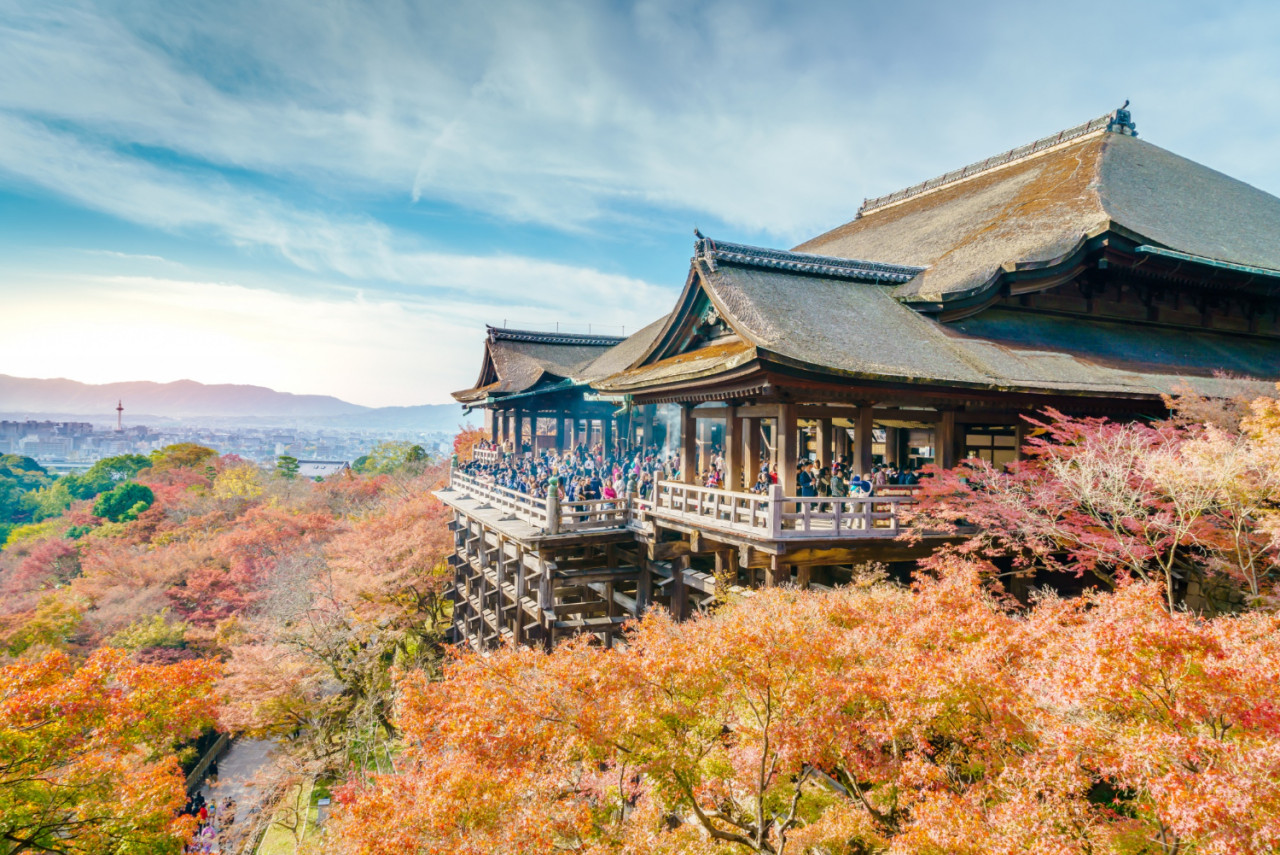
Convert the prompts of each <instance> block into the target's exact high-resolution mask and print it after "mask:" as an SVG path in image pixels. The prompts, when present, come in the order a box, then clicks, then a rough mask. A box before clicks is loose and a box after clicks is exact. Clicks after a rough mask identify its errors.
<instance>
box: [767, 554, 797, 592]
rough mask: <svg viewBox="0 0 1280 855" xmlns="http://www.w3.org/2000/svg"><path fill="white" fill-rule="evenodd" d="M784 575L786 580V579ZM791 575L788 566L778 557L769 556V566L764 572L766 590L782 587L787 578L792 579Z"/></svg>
mask: <svg viewBox="0 0 1280 855" xmlns="http://www.w3.org/2000/svg"><path fill="white" fill-rule="evenodd" d="M784 574H785V576H786V578H784ZM790 575H791V574H790V572H789V570H788V568H787V566H786V565H784V564H783V563H782V560H781V559H780V558H779V557H778V556H777V555H770V556H769V566H768V568H766V569H765V572H764V586H765V587H766V588H774V587H777V586H778V585H781V584H782V583H783V582H785V581H786V580H787V578H790Z"/></svg>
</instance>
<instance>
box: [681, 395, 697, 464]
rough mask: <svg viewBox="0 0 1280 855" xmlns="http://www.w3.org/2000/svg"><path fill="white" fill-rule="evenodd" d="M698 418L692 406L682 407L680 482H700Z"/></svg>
mask: <svg viewBox="0 0 1280 855" xmlns="http://www.w3.org/2000/svg"><path fill="white" fill-rule="evenodd" d="M697 468H698V418H697V416H695V415H694V412H693V405H692V404H681V405H680V480H681V481H683V482H684V483H685V484H693V483H696V482H697V480H698V473H697V471H696V470H697Z"/></svg>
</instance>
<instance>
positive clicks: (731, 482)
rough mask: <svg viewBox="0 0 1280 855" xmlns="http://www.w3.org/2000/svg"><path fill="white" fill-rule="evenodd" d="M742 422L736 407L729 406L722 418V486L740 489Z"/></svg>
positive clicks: (735, 489) (729, 488) (728, 488)
mask: <svg viewBox="0 0 1280 855" xmlns="http://www.w3.org/2000/svg"><path fill="white" fill-rule="evenodd" d="M742 470H743V466H742V423H741V422H740V421H739V420H738V408H737V407H729V408H728V412H727V413H726V415H725V418H724V488H725V489H726V490H734V491H741V490H743V489H744V488H743V486H742V480H743V476H742Z"/></svg>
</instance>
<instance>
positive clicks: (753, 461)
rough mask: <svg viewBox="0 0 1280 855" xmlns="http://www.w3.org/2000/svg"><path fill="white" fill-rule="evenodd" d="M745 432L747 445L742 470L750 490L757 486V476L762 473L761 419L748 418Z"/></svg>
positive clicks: (744, 443) (747, 487) (746, 485)
mask: <svg viewBox="0 0 1280 855" xmlns="http://www.w3.org/2000/svg"><path fill="white" fill-rule="evenodd" d="M743 433H744V436H743V439H744V440H745V442H743V445H744V446H746V450H745V451H744V452H743V456H744V457H745V458H746V459H745V460H743V461H742V464H743V465H742V471H743V474H744V477H745V481H746V483H745V487H746V489H748V490H750V489H751V488H752V487H754V486H755V483H756V476H758V475H759V474H760V419H758V418H756V419H746V420H745V424H744V430H743Z"/></svg>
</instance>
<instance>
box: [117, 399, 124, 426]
mask: <svg viewBox="0 0 1280 855" xmlns="http://www.w3.org/2000/svg"><path fill="white" fill-rule="evenodd" d="M116 430H118V431H119V430H124V401H119V400H118V401H116Z"/></svg>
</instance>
